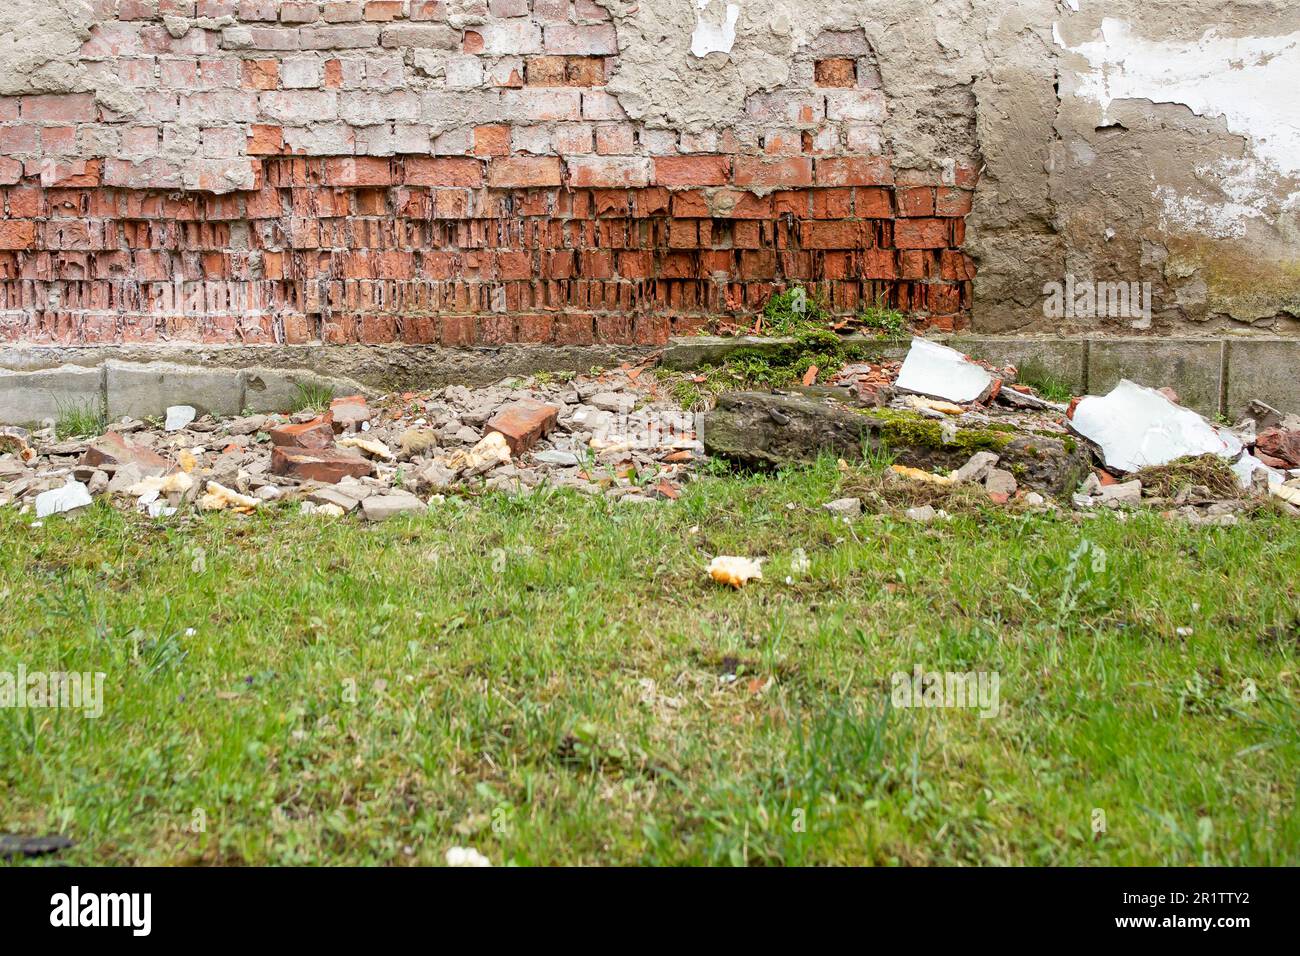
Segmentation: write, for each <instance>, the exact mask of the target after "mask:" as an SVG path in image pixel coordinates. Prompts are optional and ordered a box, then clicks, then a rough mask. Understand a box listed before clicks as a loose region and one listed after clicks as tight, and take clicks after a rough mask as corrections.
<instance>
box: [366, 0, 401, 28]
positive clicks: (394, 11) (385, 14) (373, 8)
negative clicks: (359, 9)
mask: <svg viewBox="0 0 1300 956" xmlns="http://www.w3.org/2000/svg"><path fill="white" fill-rule="evenodd" d="M405 5H406V4H405V3H403V2H402V0H368V2H367V3H366V9H365V14H364V17H365V19H366V20H369V21H371V22H373V23H387V22H389V21H390V20H398V19H400V18H401V16H402V13H403V10H402V8H403V7H404V6H405Z"/></svg>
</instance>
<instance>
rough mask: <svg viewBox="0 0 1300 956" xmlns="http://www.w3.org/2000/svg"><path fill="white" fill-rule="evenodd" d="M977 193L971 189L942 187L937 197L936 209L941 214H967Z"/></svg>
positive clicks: (936, 212)
mask: <svg viewBox="0 0 1300 956" xmlns="http://www.w3.org/2000/svg"><path fill="white" fill-rule="evenodd" d="M974 196H975V194H974V193H973V192H971V191H970V190H969V189H951V188H948V187H943V188H940V189H939V191H938V195H937V196H936V198H935V204H934V211H935V214H936V215H939V216H965V215H968V214H969V213H970V211H971V206H972V204H973V203H972V200H973V199H974Z"/></svg>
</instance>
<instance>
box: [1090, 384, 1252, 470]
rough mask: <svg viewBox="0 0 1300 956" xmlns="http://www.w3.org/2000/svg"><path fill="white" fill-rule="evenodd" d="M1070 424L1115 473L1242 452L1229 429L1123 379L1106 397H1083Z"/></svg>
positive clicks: (1150, 390) (1240, 445)
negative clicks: (1189, 457) (1201, 457)
mask: <svg viewBox="0 0 1300 956" xmlns="http://www.w3.org/2000/svg"><path fill="white" fill-rule="evenodd" d="M1070 428H1071V429H1073V430H1074V432H1075V433H1076V434H1078V435H1081V436H1082V437H1084V438H1086V439H1088V440H1089V441H1090V442H1092V443H1093V444H1095V445H1096V446H1097V447H1098V448H1099V449H1100V450H1101V457H1102V461H1103V462H1105V464H1106V467H1107V468H1111V469H1114V470H1116V471H1137V470H1139V469H1141V468H1146V467H1149V466H1152V465H1166V464H1168V463H1169V462H1171V461H1174V460H1175V459H1178V458H1184V457H1188V456H1198V455H1220V456H1222V457H1224V458H1236V457H1237V456H1238V455H1240V454H1241V451H1242V444H1241V440H1240V439H1238V438H1237V437H1236V436H1235V435H1233V434H1232V433H1231V432H1229V431H1227V430H1226V429H1218V428H1215V427H1214V426H1213V425H1211V424H1210V423H1209V422H1207V421H1206V420H1205V419H1204V418H1202V417H1201V416H1200V415H1198V414H1196V412H1194V411H1192V410H1191V409H1190V408H1184V407H1183V406H1181V405H1176V404H1174V403H1173V402H1171V401H1170V400H1169V399H1167V398H1165V397H1164V396H1163V395H1161V394H1160V393H1159V392H1157V391H1156V390H1155V389H1153V388H1146V387H1144V386H1142V385H1138V384H1136V383H1134V382H1130V381H1128V380H1127V379H1124V380H1123V381H1121V382H1120V383H1119V384H1118V385H1116V386H1115V387H1114V388H1113V389H1111V392H1110V394H1109V395H1106V396H1104V397H1101V396H1097V395H1089V396H1087V397H1085V398H1083V399H1081V400H1080V402H1079V404H1078V406H1077V407H1076V408H1075V410H1074V418H1073V419H1071V421H1070Z"/></svg>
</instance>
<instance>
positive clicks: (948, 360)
mask: <svg viewBox="0 0 1300 956" xmlns="http://www.w3.org/2000/svg"><path fill="white" fill-rule="evenodd" d="M894 384H895V385H896V386H897V387H898V388H899V389H900V390H902V391H904V392H915V393H916V394H917V395H929V396H930V397H931V398H942V399H945V400H947V401H949V402H957V403H959V404H964V403H966V402H973V401H975V400H977V399H979V398H982V397H983V396H984V394H985V393H986V392H988V390H989V388H990V387H991V386H992V385H993V376H992V375H990V374H989V372H988V370H987V369H985V368H983V367H982V366H979V365H976V364H975V363H974V362H972V361H971V360H970V359H968V358H966V356H964V355H962V354H961V353H960V352H958V351H957V350H956V349H950V348H948V346H946V345H940V344H939V343H938V342H931V341H930V340H929V339H912V347H911V348H910V349H908V352H907V358H906V359H904V360H903V367H902V369H901V370H900V371H899V373H898V380H897V381H896V382H895V383H894Z"/></svg>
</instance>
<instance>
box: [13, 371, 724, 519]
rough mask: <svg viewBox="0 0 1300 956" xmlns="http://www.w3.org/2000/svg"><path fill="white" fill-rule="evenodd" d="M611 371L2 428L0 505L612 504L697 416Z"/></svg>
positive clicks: (631, 497)
mask: <svg viewBox="0 0 1300 956" xmlns="http://www.w3.org/2000/svg"><path fill="white" fill-rule="evenodd" d="M642 372H643V370H642V369H639V368H630V367H624V368H622V369H619V370H616V371H610V372H604V373H600V374H595V375H584V376H577V377H574V378H572V379H570V380H567V381H554V380H551V379H549V378H547V377H546V376H539V377H538V378H534V379H526V380H507V381H504V382H501V383H498V384H497V385H495V386H488V387H484V388H467V387H463V386H453V387H450V388H446V389H443V390H441V391H439V392H436V393H433V394H430V395H416V394H412V393H406V394H402V395H393V396H385V397H383V398H380V399H378V400H376V401H375V402H374V404H372V403H371V402H370V401H368V400H367V399H366V397H364V396H361V395H353V396H343V397H338V398H335V399H333V401H332V402H331V403H330V405H329V407H328V408H322V409H317V410H313V411H300V412H297V413H293V414H289V413H286V414H281V415H249V416H244V417H240V418H234V419H224V420H222V419H216V418H213V417H210V416H199V415H197V413H196V412H195V409H193V408H191V407H189V406H174V407H172V408H170V409H168V411H167V416H166V419H165V421H158V422H152V423H151V422H145V421H139V420H132V419H124V420H121V421H118V422H114V423H112V424H110V425H109V427H108V430H107V431H106V432H105V433H104V434H102V435H98V436H93V437H84V438H70V439H65V440H59V439H57V438H56V437H55V430H54V427H53V425H52V424H51V425H48V426H47V427H44V428H42V429H39V430H35V431H32V432H30V433H29V432H28V431H26V430H24V429H21V428H14V427H8V428H4V429H0V505H10V506H13V507H18V508H21V509H23V510H24V511H27V510H30V511H32V512H33V513H34V515H35V517H36V518H37V519H42V518H45V517H47V516H49V515H52V514H58V513H61V512H69V511H75V510H77V509H80V508H84V507H86V506H87V505H89V504H91V503H92V502H93V501H94V500H95V499H108V500H110V501H112V502H113V503H114V504H117V505H120V506H123V507H128V508H132V509H137V510H139V511H142V512H145V513H147V514H149V515H150V516H152V517H166V516H170V515H173V514H176V513H177V512H178V511H179V510H181V509H184V508H190V507H192V508H196V509H198V510H200V511H232V512H237V513H249V512H252V511H255V510H256V509H258V508H259V507H262V506H264V505H266V504H267V503H270V502H279V501H291V502H297V503H299V507H300V508H301V509H302V510H303V511H305V512H309V513H316V514H320V515H328V516H342V515H345V514H350V513H355V514H358V515H360V516H361V517H363V518H365V519H366V520H369V521H382V520H385V519H387V518H390V517H393V516H394V515H399V514H407V513H416V512H420V511H423V510H425V509H426V508H427V507H428V506H429V504H430V503H431V502H433V501H435V500H436V499H437V496H441V495H446V494H448V493H451V492H461V491H473V490H476V489H490V490H499V491H503V492H507V493H518V492H523V491H527V490H529V489H533V488H537V487H540V486H542V485H547V486H550V487H568V488H574V489H576V490H578V491H580V492H584V493H588V494H599V495H605V496H607V497H609V498H612V499H618V500H620V501H626V502H650V501H654V500H657V499H668V500H671V499H675V498H677V497H678V495H679V494H680V489H681V485H682V482H683V480H684V479H685V478H686V476H687V474H688V473H689V471H690V469H691V468H692V466H693V464H694V463H695V462H696V461H697V460H698V459H699V458H700V456H701V451H702V445H701V443H700V441H699V439H698V437H697V430H696V423H695V417H694V416H693V415H692V414H690V413H687V412H683V411H682V410H681V409H680V408H679V407H678V406H677V404H676V403H675V402H673V401H672V400H671V399H669V398H667V397H666V396H665V395H663V394H661V392H660V389H659V387H658V386H657V384H656V383H655V381H654V377H653V375H649V374H642Z"/></svg>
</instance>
